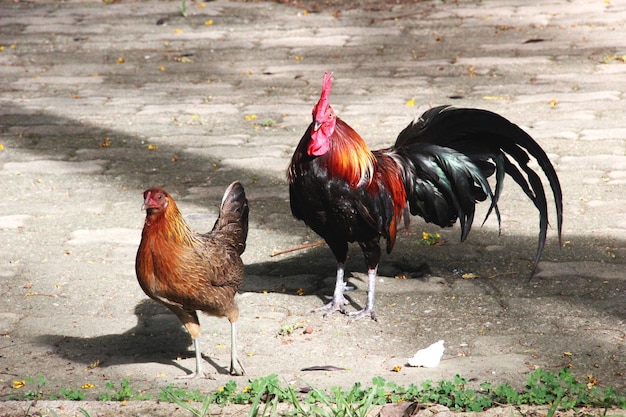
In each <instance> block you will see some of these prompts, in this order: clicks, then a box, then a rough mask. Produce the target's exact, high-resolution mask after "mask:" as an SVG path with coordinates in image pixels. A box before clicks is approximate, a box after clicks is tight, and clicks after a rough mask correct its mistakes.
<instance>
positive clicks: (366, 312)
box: [350, 267, 378, 322]
mask: <svg viewBox="0 0 626 417" xmlns="http://www.w3.org/2000/svg"><path fill="white" fill-rule="evenodd" d="M377 269H378V268H377V267H376V268H370V269H368V270H367V281H368V284H367V304H366V305H365V308H364V309H363V310H361V311H356V312H354V313H350V316H351V319H350V321H351V322H352V321H355V320H358V319H360V318H363V317H365V316H370V317H371V318H372V320H374V321H378V319H377V318H376V311H375V310H374V294H375V289H376V271H377Z"/></svg>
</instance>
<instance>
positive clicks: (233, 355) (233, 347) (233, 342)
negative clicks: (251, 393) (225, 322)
mask: <svg viewBox="0 0 626 417" xmlns="http://www.w3.org/2000/svg"><path fill="white" fill-rule="evenodd" d="M235 364H239V367H240V368H241V373H239V372H237V370H236V369H235ZM230 374H231V375H245V374H246V370H245V368H244V367H243V364H242V363H241V362H240V361H239V359H237V323H236V322H234V321H233V322H231V323H230Z"/></svg>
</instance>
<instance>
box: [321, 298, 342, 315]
mask: <svg viewBox="0 0 626 417" xmlns="http://www.w3.org/2000/svg"><path fill="white" fill-rule="evenodd" d="M347 304H348V301H347V300H346V299H345V298H343V299H341V300H333V301H331V302H330V303H328V304H326V305H324V306H322V307H319V308H316V309H314V310H313V313H319V312H320V311H322V312H324V317H326V316H327V315H329V314H330V313H333V312H335V311H339V312H341V314H346V308H345V306H346V305H347Z"/></svg>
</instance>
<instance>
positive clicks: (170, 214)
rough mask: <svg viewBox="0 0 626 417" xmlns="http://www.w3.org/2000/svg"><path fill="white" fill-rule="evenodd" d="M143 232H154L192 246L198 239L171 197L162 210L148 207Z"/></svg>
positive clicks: (167, 238) (174, 241)
mask: <svg viewBox="0 0 626 417" xmlns="http://www.w3.org/2000/svg"><path fill="white" fill-rule="evenodd" d="M144 232H145V233H150V234H156V235H158V236H160V237H161V238H163V239H165V240H166V241H168V242H170V243H173V244H178V245H184V246H193V245H194V243H195V242H197V241H198V238H197V236H196V234H195V233H194V232H193V231H192V230H191V228H190V227H189V225H188V224H187V222H186V221H185V219H184V218H183V215H182V214H181V213H180V211H179V210H178V207H177V206H176V203H175V202H174V200H173V199H171V198H170V199H169V204H168V205H167V207H165V208H164V209H162V210H154V209H148V211H147V214H146V222H145V225H144Z"/></svg>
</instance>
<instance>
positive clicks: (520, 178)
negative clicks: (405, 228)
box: [287, 73, 563, 320]
mask: <svg viewBox="0 0 626 417" xmlns="http://www.w3.org/2000/svg"><path fill="white" fill-rule="evenodd" d="M331 78H332V73H325V75H324V83H323V87H322V94H321V97H320V99H319V101H318V102H317V104H316V105H315V107H314V108H313V122H312V123H311V124H310V125H309V127H308V129H307V131H306V133H305V134H304V136H303V137H302V139H301V140H300V143H299V144H298V147H297V148H296V150H295V152H294V154H293V157H292V159H291V164H290V166H289V168H288V172H287V177H288V180H289V197H290V203H291V212H292V213H293V215H294V216H295V217H296V218H297V219H300V220H303V221H304V222H305V223H306V224H307V225H308V226H309V227H310V228H311V229H313V230H314V231H315V232H316V233H317V234H319V235H320V236H321V237H322V238H324V240H325V241H326V243H327V244H328V246H329V247H330V249H331V250H332V252H333V254H334V255H335V258H336V259H337V281H336V285H335V291H334V295H333V299H332V301H331V302H330V303H329V304H327V305H325V306H323V307H321V308H319V309H318V310H323V311H326V312H327V313H329V312H332V311H336V310H339V311H341V312H344V313H345V307H344V306H345V305H346V304H347V301H346V299H345V298H344V296H343V292H344V290H345V286H346V284H345V282H344V264H345V261H346V257H347V253H348V242H358V244H359V246H360V247H361V250H362V251H363V254H364V255H365V262H366V264H367V268H368V281H369V282H368V293H367V304H366V306H365V308H364V309H363V310H361V311H359V312H356V313H352V315H353V319H354V320H356V319H359V318H361V317H364V316H367V315H369V316H370V317H371V318H372V319H374V320H376V313H375V310H374V289H375V283H376V271H377V268H378V263H379V260H380V255H381V251H380V243H379V241H380V238H381V236H382V237H384V238H385V239H386V241H387V253H390V252H391V250H392V249H393V246H394V243H395V240H396V233H397V227H398V223H399V222H400V221H401V219H402V216H403V214H405V211H407V209H408V211H410V213H411V214H412V215H418V216H421V217H423V218H424V220H426V221H427V222H431V223H435V224H437V225H439V226H441V227H448V226H452V225H453V224H454V223H456V221H457V220H459V221H460V223H461V241H463V240H465V238H466V237H467V235H468V234H469V232H470V230H471V228H472V223H473V220H474V211H475V205H476V203H477V202H479V201H484V200H486V199H489V200H490V202H491V206H490V207H489V211H488V213H487V216H489V215H490V214H491V213H492V212H495V213H496V216H497V218H498V223H500V213H499V211H498V205H497V203H498V198H499V197H500V194H501V191H502V184H503V179H504V176H505V174H508V175H509V176H511V178H513V179H514V180H515V182H516V183H517V184H519V186H520V187H521V188H522V190H523V191H524V193H526V195H527V196H528V198H530V199H531V200H532V201H533V203H534V204H535V206H536V207H537V209H538V210H539V243H538V248H537V255H536V256H535V260H534V263H533V265H532V272H531V274H533V273H534V272H535V269H536V267H537V264H538V263H539V260H540V258H541V253H542V252H543V248H544V244H545V241H546V233H547V228H548V203H547V200H546V194H545V191H544V187H543V185H542V182H541V179H540V177H539V176H538V175H537V173H536V172H535V171H534V170H533V169H532V168H530V167H529V166H528V162H529V161H530V156H532V157H534V159H535V160H536V161H537V163H538V164H539V166H540V167H541V169H542V170H543V172H544V174H545V175H546V177H547V179H548V181H549V183H550V187H551V189H552V193H553V194H554V203H555V205H556V215H557V228H558V236H559V243H560V239H561V227H562V223H563V197H562V193H561V185H560V183H559V179H558V177H557V174H556V172H555V170H554V167H553V166H552V163H551V162H550V160H549V159H548V157H547V155H546V153H545V152H544V151H543V149H541V147H540V146H539V145H538V144H537V142H535V140H534V139H533V138H531V137H530V136H529V135H528V134H526V133H525V132H524V131H523V130H522V129H520V128H519V127H518V126H517V125H515V124H513V123H511V122H509V121H508V120H506V119H505V118H503V117H502V116H499V115H497V114H495V113H492V112H489V111H486V110H479V109H461V108H458V109H457V108H454V107H450V106H440V107H435V108H432V109H430V110H428V111H426V112H425V113H424V114H422V116H421V117H420V118H419V119H418V120H416V121H414V122H412V123H410V124H409V125H408V126H407V127H406V128H405V129H404V130H403V131H402V132H400V134H399V135H398V138H397V139H396V143H395V144H394V145H393V146H392V147H390V148H387V149H381V150H376V151H370V150H369V149H368V147H367V145H366V144H365V142H364V141H363V139H362V138H361V136H360V135H359V134H358V133H357V132H356V131H354V130H353V129H352V128H351V127H350V126H348V124H346V123H345V122H344V121H343V120H341V119H340V118H338V117H337V116H336V115H335V113H334V112H333V109H332V108H331V107H330V104H329V102H328V96H329V94H330V88H331ZM511 159H512V160H511ZM494 174H495V179H496V185H495V190H492V188H491V186H490V184H489V182H488V181H487V178H488V177H490V176H492V175H494Z"/></svg>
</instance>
